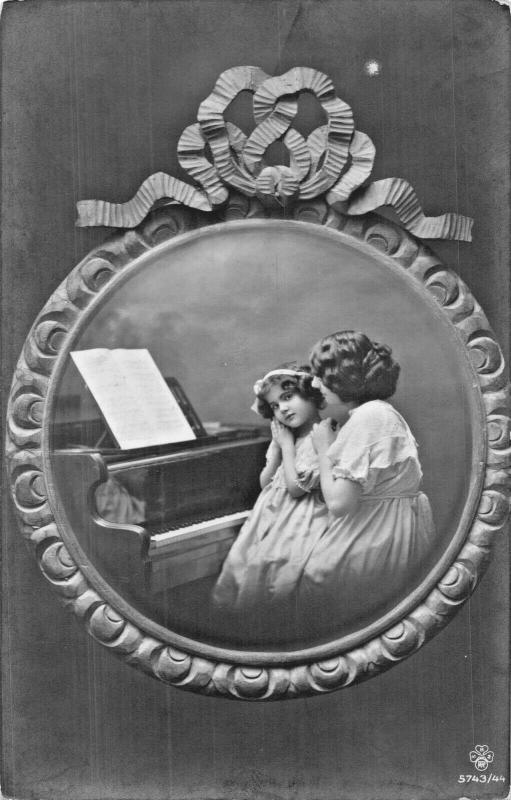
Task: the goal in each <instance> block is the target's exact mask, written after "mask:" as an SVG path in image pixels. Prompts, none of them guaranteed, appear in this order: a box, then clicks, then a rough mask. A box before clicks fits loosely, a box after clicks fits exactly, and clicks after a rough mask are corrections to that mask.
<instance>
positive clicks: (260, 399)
mask: <svg viewBox="0 0 511 800" xmlns="http://www.w3.org/2000/svg"><path fill="white" fill-rule="evenodd" d="M275 369H276V370H278V369H295V370H297V372H305V373H307V374H306V375H270V377H269V378H267V379H266V380H265V381H264V382H263V383H262V384H261V386H260V388H259V390H258V392H257V395H256V404H257V413H258V414H260V415H261V417H264V419H273V410H272V408H271V407H270V404H269V403H268V402H267V401H266V400H265V395H266V394H267V393H268V391H269V390H270V388H271V387H272V386H275V385H280V386H281V387H282V390H283V391H286V390H292V391H293V392H296V394H299V395H300V397H303V399H304V400H309V401H310V402H311V403H313V404H314V405H315V406H316V408H318V409H319V408H323V406H324V404H325V401H324V399H323V395H322V394H321V392H320V390H319V389H316V388H315V387H314V386H312V380H313V378H314V375H313V374H312V371H311V368H310V366H309V365H308V364H305V365H303V366H299V367H298V366H297V365H296V364H295V363H286V364H279V366H278V367H276V368H275Z"/></svg>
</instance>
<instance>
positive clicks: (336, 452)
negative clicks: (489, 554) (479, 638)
mask: <svg viewBox="0 0 511 800" xmlns="http://www.w3.org/2000/svg"><path fill="white" fill-rule="evenodd" d="M311 364H312V369H313V372H314V374H315V376H316V378H315V380H314V384H315V385H317V386H318V388H320V389H321V392H322V393H323V396H324V398H325V402H326V403H327V405H328V407H329V410H330V412H331V414H332V416H333V417H335V418H337V419H338V420H345V419H346V414H348V415H349V416H348V419H347V421H346V422H345V424H344V425H343V426H342V427H341V428H340V430H339V432H338V433H337V434H335V433H334V432H332V429H331V426H330V425H328V423H327V422H322V423H321V424H320V425H317V426H315V429H314V431H313V434H312V439H313V443H314V447H315V449H316V451H317V454H318V458H319V469H320V482H321V488H322V491H323V496H324V499H325V502H326V504H327V506H328V509H329V512H330V524H329V526H328V530H327V531H326V532H325V534H324V535H323V536H322V538H321V539H320V540H319V541H318V542H317V543H316V545H315V547H314V549H313V551H312V553H311V555H310V557H309V559H308V561H307V564H306V565H305V568H304V572H303V577H302V581H301V585H300V592H299V594H300V607H301V608H302V609H304V610H305V611H304V614H305V616H309V618H310V619H312V620H314V625H315V627H316V631H317V632H318V633H320V632H321V630H326V629H327V628H328V629H332V626H335V627H336V630H338V631H339V632H342V631H344V632H348V631H349V629H351V627H352V626H353V628H355V627H356V625H357V624H359V623H360V622H361V621H365V622H366V623H367V620H368V619H370V618H372V617H374V615H375V613H376V612H377V613H378V616H380V615H381V614H382V613H385V612H386V611H388V610H389V609H390V608H392V607H393V606H394V605H395V604H396V601H397V600H399V599H402V598H403V596H404V595H405V594H408V593H409V591H410V589H411V588H412V587H414V586H415V585H417V580H418V577H419V576H422V577H424V575H425V566H427V558H428V555H429V556H431V552H432V543H433V539H434V535H435V532H434V526H433V520H432V515H431V508H430V505H429V501H428V498H427V497H426V495H425V494H424V493H423V492H421V491H420V483H421V479H422V469H421V465H420V462H419V457H418V452H417V443H416V441H415V439H414V437H413V435H412V433H411V431H410V428H409V427H408V425H407V423H406V422H405V420H404V419H403V417H402V416H401V415H400V414H399V413H398V412H397V411H396V409H395V408H393V406H392V405H390V404H389V403H388V402H387V400H388V398H389V397H391V396H392V395H393V394H394V392H395V389H396V384H397V380H398V376H399V370H400V368H399V364H397V363H396V362H395V361H394V360H393V358H392V353H391V349H390V348H389V347H388V346H386V345H383V344H377V343H376V342H373V341H371V340H370V339H369V338H368V337H367V336H365V335H364V334H363V333H357V332H354V331H340V332H338V333H334V334H331V335H330V336H327V337H325V338H324V339H322V340H321V341H320V342H318V343H317V344H316V345H315V347H314V349H313V350H312V354H311Z"/></svg>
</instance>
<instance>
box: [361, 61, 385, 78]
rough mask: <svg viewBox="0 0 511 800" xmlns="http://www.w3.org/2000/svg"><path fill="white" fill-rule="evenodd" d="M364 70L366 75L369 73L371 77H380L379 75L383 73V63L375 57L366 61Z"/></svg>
mask: <svg viewBox="0 0 511 800" xmlns="http://www.w3.org/2000/svg"><path fill="white" fill-rule="evenodd" d="M364 72H365V73H366V75H369V77H370V78H376V77H378V75H380V74H381V63H380V62H379V61H376V60H375V59H371V60H370V61H366V63H365V64H364Z"/></svg>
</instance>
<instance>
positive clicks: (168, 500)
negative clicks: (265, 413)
mask: <svg viewBox="0 0 511 800" xmlns="http://www.w3.org/2000/svg"><path fill="white" fill-rule="evenodd" d="M194 429H195V430H196V433H197V438H196V439H194V440H193V441H189V442H181V443H179V444H171V445H159V446H157V447H150V448H137V449H134V450H121V449H119V448H117V447H115V446H114V443H113V442H112V440H111V439H110V438H109V436H108V431H107V430H105V429H104V426H103V427H102V421H101V419H100V418H96V419H93V420H88V421H84V420H81V421H79V422H76V421H75V422H73V423H69V422H67V423H62V424H60V425H56V426H54V435H53V447H52V470H53V476H54V481H55V485H56V487H57V489H58V491H59V493H60V495H61V496H62V507H63V511H64V513H65V515H66V517H67V520H68V523H69V526H70V528H71V530H72V531H73V532H74V534H75V537H76V539H77V540H78V543H79V545H80V547H81V548H82V550H83V552H84V553H85V555H86V556H87V557H88V558H89V560H90V561H91V563H92V564H93V565H94V566H95V567H96V568H97V569H98V571H99V572H100V574H101V575H102V576H103V577H104V578H105V579H106V580H107V581H108V583H109V584H110V585H111V586H112V588H114V589H115V590H117V591H118V592H119V593H120V594H121V595H123V596H125V597H126V598H127V599H130V600H140V601H141V602H143V603H147V602H148V601H149V602H150V601H151V598H153V599H156V598H157V597H158V596H159V595H161V593H166V592H169V591H171V590H173V589H176V587H181V586H183V585H184V584H189V583H191V582H193V581H200V580H203V579H204V578H212V577H213V576H215V575H217V574H218V573H219V571H220V569H221V566H222V563H223V561H224V559H225V557H226V555H227V553H228V551H229V549H230V547H231V545H232V543H233V541H234V539H235V537H236V535H237V533H238V531H239V529H240V527H241V525H242V524H243V522H244V521H245V519H246V518H247V515H248V513H249V511H250V510H251V508H252V507H253V505H254V502H255V500H256V498H257V496H258V494H259V492H260V486H259V473H260V471H261V469H262V467H263V466H264V461H265V453H266V450H267V448H268V444H269V441H270V436H269V430H268V429H267V428H265V427H263V426H257V425H254V426H251V425H232V426H231V425H220V424H218V425H216V426H214V427H213V428H208V429H207V430H205V429H204V428H203V427H202V426H201V425H200V423H199V422H198V420H197V419H194Z"/></svg>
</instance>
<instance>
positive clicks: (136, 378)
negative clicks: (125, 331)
mask: <svg viewBox="0 0 511 800" xmlns="http://www.w3.org/2000/svg"><path fill="white" fill-rule="evenodd" d="M71 357H72V359H73V361H74V363H75V364H76V366H77V368H78V369H79V371H80V373H81V375H82V377H83V379H84V380H85V383H86V384H87V386H88V388H89V390H90V391H91V393H92V395H93V397H94V399H95V400H96V402H97V404H98V406H99V408H100V409H101V412H102V414H103V416H104V418H105V421H106V423H107V425H108V427H109V428H110V430H111V432H112V434H113V436H114V437H115V439H116V441H117V443H118V445H119V447H121V448H122V449H129V448H133V447H151V446H153V445H158V444H171V443H173V442H185V441H189V440H190V439H195V438H196V436H195V433H194V431H193V429H192V427H191V426H190V424H189V422H188V420H187V419H186V416H185V414H184V413H183V411H182V409H181V407H180V405H179V403H178V401H177V400H176V398H175V397H174V395H173V394H172V392H171V390H170V389H169V387H168V386H167V384H166V383H165V380H164V379H163V376H162V374H161V372H160V371H159V369H158V367H157V366H156V364H155V363H154V361H153V358H152V356H151V354H150V353H149V351H148V350H146V349H137V350H124V349H116V350H108V349H106V348H97V349H93V350H76V351H74V352H72V353H71Z"/></svg>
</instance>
